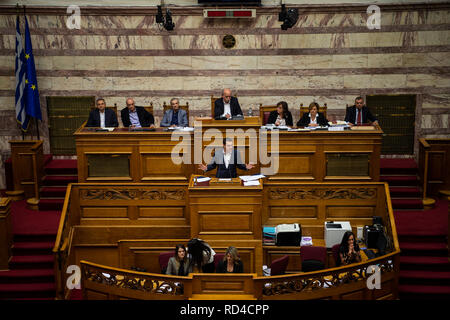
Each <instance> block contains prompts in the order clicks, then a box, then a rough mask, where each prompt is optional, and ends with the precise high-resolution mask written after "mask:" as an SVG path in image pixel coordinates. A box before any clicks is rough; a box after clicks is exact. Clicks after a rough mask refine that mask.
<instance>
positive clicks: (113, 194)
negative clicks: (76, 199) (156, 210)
mask: <svg viewBox="0 0 450 320" xmlns="http://www.w3.org/2000/svg"><path fill="white" fill-rule="evenodd" d="M185 197H186V192H185V190H183V189H163V190H158V189H157V190H140V189H124V190H114V189H80V199H82V200H107V201H109V200H184V199H185Z"/></svg>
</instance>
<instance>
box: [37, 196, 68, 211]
mask: <svg viewBox="0 0 450 320" xmlns="http://www.w3.org/2000/svg"><path fill="white" fill-rule="evenodd" d="M63 206H64V198H41V199H39V205H38V207H39V210H43V211H50V210H51V211H61V210H62V208H63Z"/></svg>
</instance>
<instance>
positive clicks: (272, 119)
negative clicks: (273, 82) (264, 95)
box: [267, 101, 294, 127]
mask: <svg viewBox="0 0 450 320" xmlns="http://www.w3.org/2000/svg"><path fill="white" fill-rule="evenodd" d="M267 124H274V125H276V126H290V127H292V126H293V125H294V121H293V120H292V114H291V112H290V111H289V109H288V104H287V102H285V101H280V102H278V103H277V110H274V111H272V112H271V113H270V115H269V119H268V120H267Z"/></svg>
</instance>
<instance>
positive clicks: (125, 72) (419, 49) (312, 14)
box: [0, 1, 450, 189]
mask: <svg viewBox="0 0 450 320" xmlns="http://www.w3.org/2000/svg"><path fill="white" fill-rule="evenodd" d="M31 2H32V1H31ZM344 9H345V10H342V8H340V7H336V6H331V7H330V6H328V7H324V8H323V10H321V9H320V8H317V7H314V10H307V7H306V9H305V6H303V7H301V15H300V18H299V20H298V22H297V24H296V25H295V26H294V27H293V28H291V29H288V30H286V31H284V30H281V28H280V24H281V23H280V22H278V12H279V8H276V7H267V8H260V9H257V17H256V18H254V19H205V18H203V16H202V10H201V9H200V8H195V7H194V8H193V7H190V8H189V10H187V11H186V10H183V8H182V7H174V8H173V9H172V14H173V19H174V22H175V29H174V30H173V31H171V32H168V31H166V30H164V29H162V30H161V28H160V27H159V26H158V25H156V23H155V21H154V10H153V8H148V9H147V11H148V13H143V12H139V11H136V10H133V11H129V12H127V9H126V8H125V9H124V8H122V9H118V8H116V9H110V10H108V14H105V13H102V11H101V10H99V9H98V8H97V9H92V8H89V7H82V8H81V15H82V16H81V29H79V30H76V29H74V30H69V29H68V28H67V27H66V20H67V17H68V16H67V15H66V13H65V10H55V9H51V8H47V9H46V8H45V7H39V8H35V9H34V10H33V9H28V10H29V12H30V13H29V15H28V20H29V23H30V28H31V34H32V41H33V49H34V54H35V59H36V66H37V74H38V86H39V91H40V95H41V105H42V111H43V116H44V120H43V121H42V123H40V125H39V126H40V133H41V136H43V137H44V139H45V140H46V144H45V152H49V144H48V128H47V123H48V121H47V112H46V101H45V97H46V96H76V95H83V96H86V95H93V96H96V97H99V96H101V97H104V98H106V101H107V105H113V104H114V103H117V105H118V106H119V109H121V108H122V107H125V99H126V98H127V97H134V98H135V100H136V104H137V105H149V104H150V102H152V103H153V105H154V108H155V118H156V121H157V123H159V121H160V119H161V118H162V105H163V103H164V102H166V103H168V102H169V100H170V98H172V97H179V98H180V100H181V103H182V104H184V103H185V102H189V105H190V109H191V112H190V115H191V116H192V117H193V116H198V115H200V114H208V113H209V110H210V96H211V95H214V96H220V93H221V89H222V88H224V87H230V88H231V89H232V90H233V93H236V94H237V96H238V98H239V101H240V103H241V106H242V108H243V110H244V112H247V111H248V110H249V108H252V109H253V110H257V109H258V106H259V104H263V105H273V104H275V103H276V102H278V101H280V100H285V101H287V102H288V104H289V107H290V109H291V110H292V111H293V116H294V121H297V120H298V118H299V108H298V107H299V105H300V103H303V104H304V105H308V104H309V103H310V102H311V101H313V100H315V101H317V102H318V103H319V104H323V103H327V105H328V110H329V111H328V114H329V118H330V119H342V118H343V116H344V114H345V106H346V105H347V104H349V105H350V104H353V100H354V98H355V97H356V96H358V95H362V96H365V95H373V94H416V95H417V112H416V115H417V119H416V137H417V138H419V137H449V134H450V130H449V117H450V100H449V97H450V81H449V77H450V76H449V70H450V32H449V29H450V5H445V4H444V5H443V4H441V5H420V4H417V5H414V4H408V5H405V6H404V7H402V5H396V6H383V7H382V12H381V29H380V30H369V29H368V28H367V26H366V19H367V14H366V11H365V7H364V6H354V7H353V6H350V7H347V8H344ZM152 10H153V11H152ZM144 11H145V10H144ZM15 21H16V16H15V11H14V10H12V8H10V10H9V12H6V13H4V14H2V13H0V124H1V126H0V156H1V157H2V160H4V159H5V158H6V157H8V155H9V145H8V141H9V140H10V139H12V138H20V131H19V130H18V129H16V124H15V119H14V117H15V112H14V94H15V92H14V90H15V76H14V49H15ZM226 34H232V35H233V36H234V37H235V38H236V46H235V47H234V48H232V49H226V48H224V47H223V45H222V39H223V36H224V35H226ZM191 120H192V119H191ZM2 165H3V164H2ZM0 169H1V168H0ZM2 179H3V180H1V179H0V189H1V188H3V187H4V184H3V185H2V183H4V182H3V181H4V178H2Z"/></svg>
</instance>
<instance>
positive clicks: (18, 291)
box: [0, 282, 56, 300]
mask: <svg viewBox="0 0 450 320" xmlns="http://www.w3.org/2000/svg"><path fill="white" fill-rule="evenodd" d="M55 296H56V286H55V283H54V282H51V283H50V282H48V283H14V284H10V283H2V284H0V299H8V300H9V299H15V298H21V299H23V298H52V297H53V298H54V297H55Z"/></svg>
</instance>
